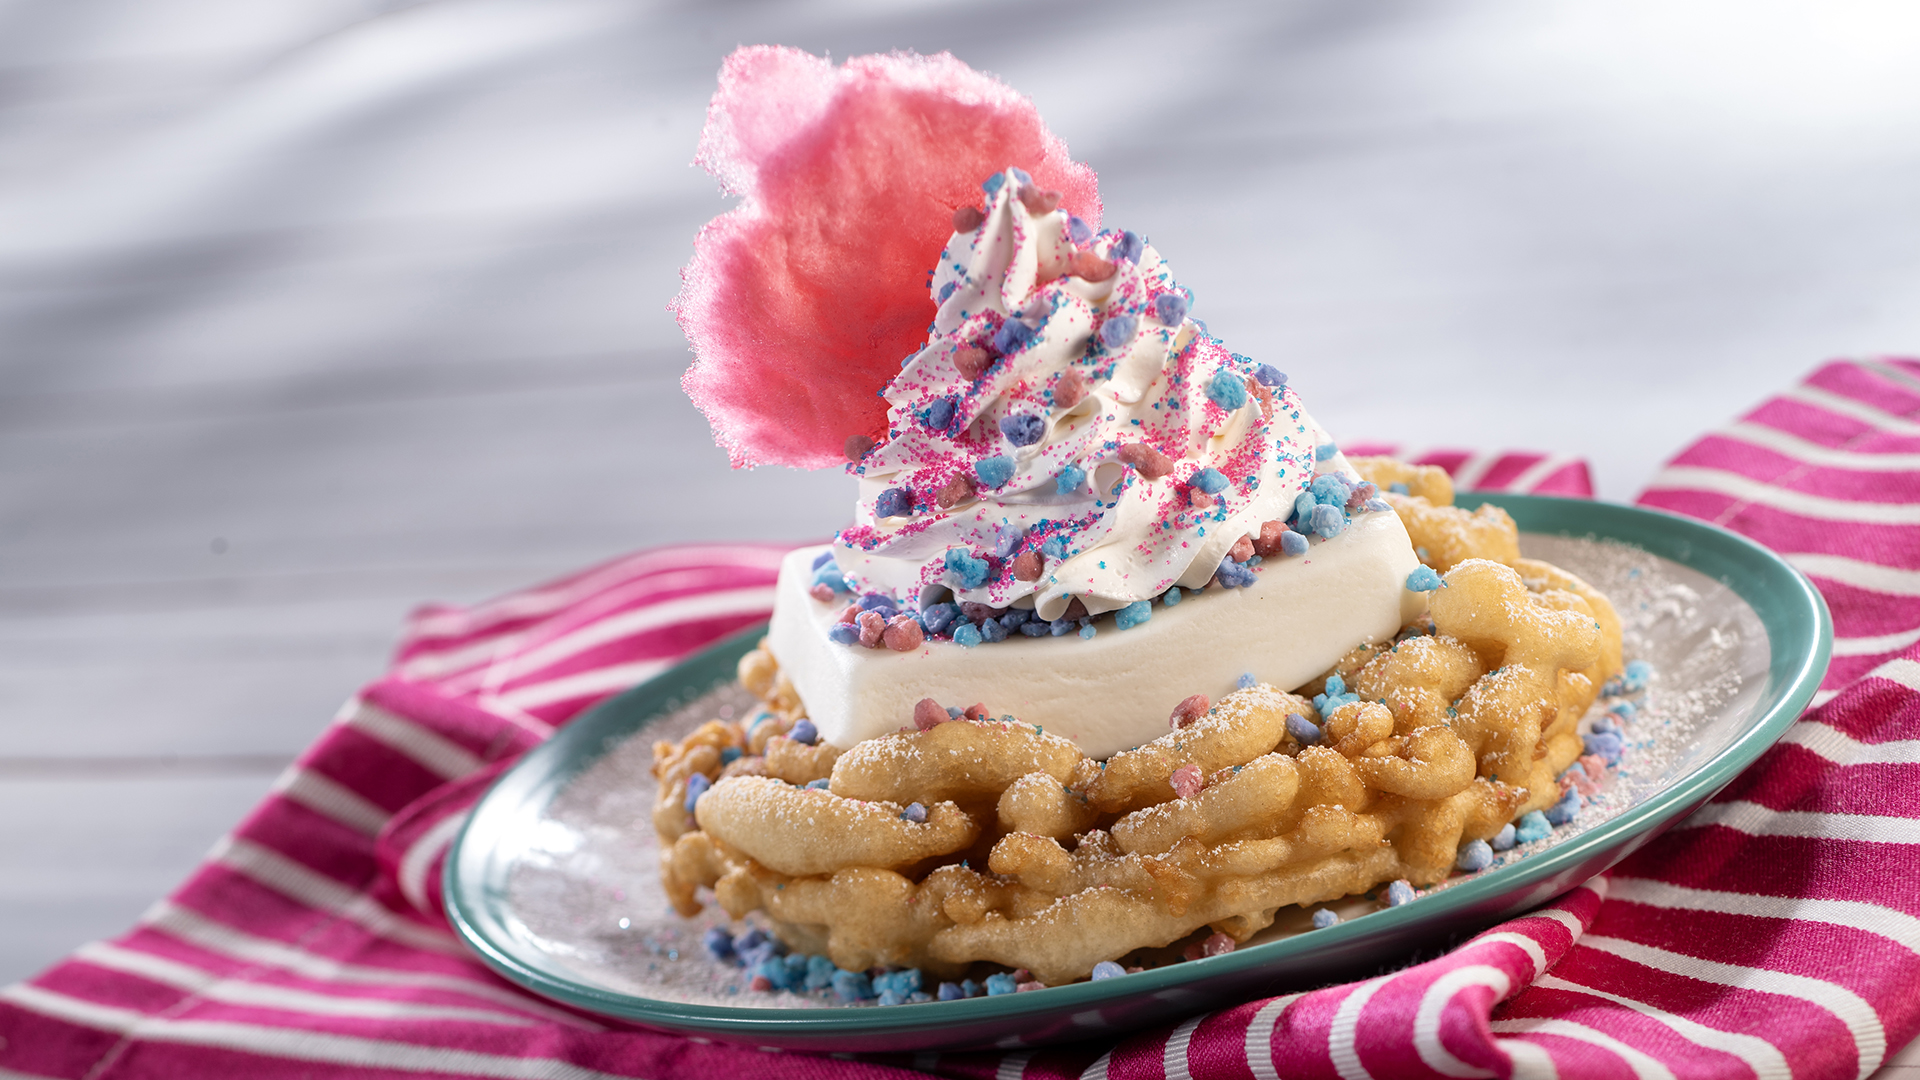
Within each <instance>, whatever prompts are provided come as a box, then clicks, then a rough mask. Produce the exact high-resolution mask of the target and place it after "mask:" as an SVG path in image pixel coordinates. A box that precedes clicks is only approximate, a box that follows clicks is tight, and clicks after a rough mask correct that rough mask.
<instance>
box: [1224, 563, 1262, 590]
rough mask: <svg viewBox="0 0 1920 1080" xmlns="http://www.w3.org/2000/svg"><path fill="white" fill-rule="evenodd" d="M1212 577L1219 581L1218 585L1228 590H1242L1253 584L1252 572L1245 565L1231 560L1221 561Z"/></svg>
mask: <svg viewBox="0 0 1920 1080" xmlns="http://www.w3.org/2000/svg"><path fill="white" fill-rule="evenodd" d="M1214 575H1215V576H1216V577H1218V578H1219V579H1220V584H1222V585H1225V586H1226V587H1227V588H1229V589H1244V588H1246V587H1247V586H1249V585H1251V584H1253V582H1254V573H1253V570H1252V569H1251V568H1249V567H1248V566H1247V564H1245V563H1237V562H1234V561H1233V560H1232V559H1226V560H1223V561H1222V562H1221V563H1220V569H1218V570H1216V571H1214Z"/></svg>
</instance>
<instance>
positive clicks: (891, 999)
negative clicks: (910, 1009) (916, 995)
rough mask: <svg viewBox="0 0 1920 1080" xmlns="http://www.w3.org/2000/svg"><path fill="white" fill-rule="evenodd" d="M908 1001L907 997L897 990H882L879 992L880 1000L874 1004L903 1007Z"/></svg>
mask: <svg viewBox="0 0 1920 1080" xmlns="http://www.w3.org/2000/svg"><path fill="white" fill-rule="evenodd" d="M908 1000H909V995H907V994H903V993H901V992H900V991H898V990H882V991H880V1000H879V1001H878V1002H876V1004H879V1005H905V1004H906V1003H907V1001H908Z"/></svg>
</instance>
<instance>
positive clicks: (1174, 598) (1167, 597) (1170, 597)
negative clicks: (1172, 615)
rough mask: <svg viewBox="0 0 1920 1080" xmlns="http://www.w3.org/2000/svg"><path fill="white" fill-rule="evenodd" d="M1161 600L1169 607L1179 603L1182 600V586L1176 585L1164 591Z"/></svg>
mask: <svg viewBox="0 0 1920 1080" xmlns="http://www.w3.org/2000/svg"><path fill="white" fill-rule="evenodd" d="M1160 602H1161V603H1163V604H1165V605H1167V606H1168V607H1172V606H1174V605H1175V604H1178V603H1179V602H1180V586H1178V585H1175V586H1174V587H1173V588H1171V589H1168V590H1167V591H1166V592H1164V593H1161V594H1160Z"/></svg>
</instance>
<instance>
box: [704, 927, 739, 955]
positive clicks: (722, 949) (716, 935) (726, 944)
mask: <svg viewBox="0 0 1920 1080" xmlns="http://www.w3.org/2000/svg"><path fill="white" fill-rule="evenodd" d="M700 944H701V945H702V946H703V947H704V948H705V949H706V950H707V955H708V956H711V957H713V958H714V959H715V960H731V959H733V935H732V934H729V933H727V928H726V927H724V926H709V927H707V932H706V933H704V934H701V935H700Z"/></svg>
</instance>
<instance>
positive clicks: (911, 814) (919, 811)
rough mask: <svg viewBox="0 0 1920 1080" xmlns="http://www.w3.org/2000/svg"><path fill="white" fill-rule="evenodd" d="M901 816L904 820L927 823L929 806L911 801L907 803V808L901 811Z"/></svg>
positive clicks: (916, 823)
mask: <svg viewBox="0 0 1920 1080" xmlns="http://www.w3.org/2000/svg"><path fill="white" fill-rule="evenodd" d="M900 817H901V819H902V820H904V821H911V822H913V823H914V824H915V825H921V824H925V822H926V820H927V808H926V807H925V806H924V805H922V804H920V803H917V802H910V803H908V804H907V807H906V809H904V810H902V811H900Z"/></svg>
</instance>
